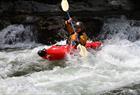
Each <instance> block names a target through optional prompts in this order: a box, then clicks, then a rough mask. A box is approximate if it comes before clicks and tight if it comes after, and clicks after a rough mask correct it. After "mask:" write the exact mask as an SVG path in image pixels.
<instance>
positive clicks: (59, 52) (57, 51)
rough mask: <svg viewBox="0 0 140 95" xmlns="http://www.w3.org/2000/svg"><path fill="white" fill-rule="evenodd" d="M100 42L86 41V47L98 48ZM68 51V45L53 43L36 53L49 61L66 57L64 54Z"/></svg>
mask: <svg viewBox="0 0 140 95" xmlns="http://www.w3.org/2000/svg"><path fill="white" fill-rule="evenodd" d="M101 44H102V43H101V42H98V41H97V42H89V43H86V48H93V49H96V48H99V47H100V46H101ZM69 52H70V46H69V45H54V46H52V47H50V48H48V49H43V50H40V51H39V52H38V54H39V55H40V56H41V57H42V58H44V59H47V60H49V61H55V60H61V59H64V58H65V57H66V54H67V53H69Z"/></svg>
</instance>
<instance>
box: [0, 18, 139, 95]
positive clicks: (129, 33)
mask: <svg viewBox="0 0 140 95" xmlns="http://www.w3.org/2000/svg"><path fill="white" fill-rule="evenodd" d="M132 22H133V21H130V20H127V19H124V18H123V19H113V18H111V19H108V20H106V21H105V23H104V26H103V29H102V32H103V34H102V35H100V38H101V39H103V40H104V44H103V46H102V48H101V50H99V51H94V50H91V51H90V53H89V55H88V57H87V58H81V57H79V56H70V55H68V57H67V58H66V59H65V60H62V61H58V62H53V63H55V64H57V63H58V64H66V66H64V67H61V66H54V65H52V64H53V63H52V62H49V61H47V60H43V59H41V58H40V57H39V56H38V55H37V51H38V50H39V49H42V48H44V47H46V48H48V47H49V46H43V45H38V46H37V47H34V48H33V49H28V48H27V49H23V50H9V51H8V50H3V51H0V95H11V94H12V95H100V94H101V95H103V94H106V93H107V92H109V91H111V90H116V89H119V88H122V87H126V86H130V85H133V84H140V40H139V36H140V27H139V26H134V25H133V24H132ZM61 43H62V44H63V42H59V44H61ZM139 89H140V88H139ZM122 93H123V92H122ZM127 93H130V95H138V94H139V93H138V92H137V91H136V90H135V89H134V90H129V88H128V91H127V92H126V93H125V94H124V95H128V94H127ZM109 95H116V94H114V92H110V93H109Z"/></svg>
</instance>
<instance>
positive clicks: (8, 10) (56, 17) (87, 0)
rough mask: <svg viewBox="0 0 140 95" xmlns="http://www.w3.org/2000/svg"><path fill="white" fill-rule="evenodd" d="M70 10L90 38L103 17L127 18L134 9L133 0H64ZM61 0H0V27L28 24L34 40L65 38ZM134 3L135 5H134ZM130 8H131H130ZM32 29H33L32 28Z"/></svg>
mask: <svg viewBox="0 0 140 95" xmlns="http://www.w3.org/2000/svg"><path fill="white" fill-rule="evenodd" d="M68 1H69V4H70V9H69V10H70V14H72V15H73V16H75V18H76V19H78V20H80V21H83V22H84V23H85V26H86V28H87V34H88V36H89V37H90V39H96V37H97V36H98V35H99V34H100V29H101V27H102V25H103V20H104V18H106V17H109V16H114V15H126V16H127V17H130V18H133V17H134V18H136V17H137V18H139V16H138V15H137V16H136V17H135V15H134V14H135V12H136V13H138V11H137V10H138V9H139V8H138V6H139V5H138V4H137V1H135V0H134V1H130V0H68ZM60 3H61V0H46V1H45V0H32V1H26V0H22V1H21V0H15V1H12V0H11V1H10V0H1V1H0V30H2V29H3V28H5V27H7V26H8V25H11V24H23V25H26V26H27V25H32V26H33V27H34V28H33V29H36V30H35V31H37V33H35V34H36V37H37V42H39V43H43V44H53V43H55V42H57V41H59V40H63V39H66V38H67V37H68V33H67V32H66V30H65V25H64V21H65V20H66V19H68V18H67V16H66V14H65V13H64V12H63V11H62V10H61V6H60ZM134 4H135V5H137V6H135V7H134ZM132 11H134V12H132ZM33 31H34V30H33Z"/></svg>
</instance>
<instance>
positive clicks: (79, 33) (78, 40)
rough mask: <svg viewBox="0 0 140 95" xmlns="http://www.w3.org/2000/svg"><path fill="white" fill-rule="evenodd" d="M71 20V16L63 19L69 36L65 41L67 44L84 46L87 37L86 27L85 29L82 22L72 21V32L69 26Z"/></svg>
mask: <svg viewBox="0 0 140 95" xmlns="http://www.w3.org/2000/svg"><path fill="white" fill-rule="evenodd" d="M71 21H72V18H70V19H69V20H67V21H65V24H66V28H67V31H68V32H69V34H70V37H69V39H68V41H67V42H68V44H72V46H77V45H78V44H81V45H83V46H85V45H86V42H87V39H88V37H87V35H86V32H85V31H86V29H85V26H84V24H83V22H81V21H77V22H75V23H74V26H75V32H74V30H73V28H72V26H71Z"/></svg>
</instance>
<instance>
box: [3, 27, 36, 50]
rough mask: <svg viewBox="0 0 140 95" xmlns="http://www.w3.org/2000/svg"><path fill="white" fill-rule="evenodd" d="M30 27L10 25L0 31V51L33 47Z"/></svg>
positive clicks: (33, 37)
mask: <svg viewBox="0 0 140 95" xmlns="http://www.w3.org/2000/svg"><path fill="white" fill-rule="evenodd" d="M32 30H33V27H32V26H23V25H10V26H8V27H7V28H5V29H3V30H2V31H0V49H5V48H18V47H21V48H25V47H29V48H30V47H33V46H35V41H36V38H35V35H34V34H33V31H32Z"/></svg>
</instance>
